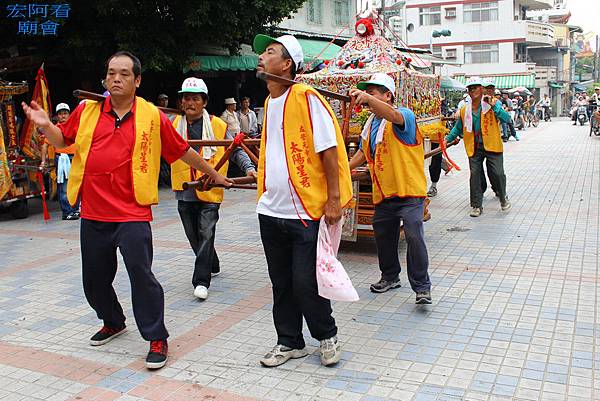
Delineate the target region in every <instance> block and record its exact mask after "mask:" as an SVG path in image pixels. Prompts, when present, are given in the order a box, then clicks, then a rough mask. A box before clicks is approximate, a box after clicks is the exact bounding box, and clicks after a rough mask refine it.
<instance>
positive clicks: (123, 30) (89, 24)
mask: <svg viewBox="0 0 600 401" xmlns="http://www.w3.org/2000/svg"><path fill="white" fill-rule="evenodd" d="M304 1H305V0H228V1H210V0H201V1H198V0H144V1H141V0H103V1H71V2H70V7H71V11H70V16H69V18H68V19H67V20H66V21H64V20H63V22H64V23H63V26H61V27H60V28H59V35H58V36H56V37H41V36H24V35H18V34H17V30H18V29H17V26H18V20H17V19H9V18H6V16H7V13H6V10H0V12H1V13H2V14H3V15H2V16H1V18H2V20H1V24H0V35H1V37H2V38H3V39H4V40H3V42H4V44H5V46H6V45H7V44H11V45H13V44H16V45H17V46H18V47H19V50H20V53H22V52H23V50H24V49H27V50H29V51H32V50H33V52H35V53H38V54H40V55H41V56H42V57H43V58H44V59H45V60H54V61H56V60H60V62H61V63H64V65H69V66H73V68H76V69H78V70H79V71H87V72H99V71H102V70H103V68H104V61H105V59H106V57H107V56H108V55H110V54H111V53H112V52H114V51H116V50H129V51H131V52H133V53H134V54H136V55H138V56H139V57H140V59H141V60H142V65H143V67H144V69H145V70H152V71H168V70H173V69H174V68H177V69H179V71H181V68H182V67H183V66H184V65H185V64H186V63H187V62H188V60H189V58H190V57H191V56H192V55H194V54H197V53H198V52H199V51H201V49H202V48H203V46H206V45H211V46H220V47H225V48H228V49H229V50H230V51H231V52H232V53H235V52H236V51H237V50H238V49H239V46H240V44H241V43H251V40H252V38H253V37H254V35H255V34H256V33H259V32H264V31H265V27H269V26H273V25H275V24H277V23H278V22H280V21H281V20H283V19H284V18H286V17H288V16H289V15H290V14H291V13H292V12H294V11H296V10H297V9H298V8H300V7H301V6H302V4H303V3H304ZM66 2H67V1H66V0H63V1H59V0H47V1H44V2H43V3H44V4H59V3H66ZM15 3H19V2H15ZM21 3H25V2H21ZM58 22H60V21H58Z"/></svg>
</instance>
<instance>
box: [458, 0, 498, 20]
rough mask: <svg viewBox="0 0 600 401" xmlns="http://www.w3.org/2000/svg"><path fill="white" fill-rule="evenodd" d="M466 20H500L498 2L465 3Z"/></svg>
mask: <svg viewBox="0 0 600 401" xmlns="http://www.w3.org/2000/svg"><path fill="white" fill-rule="evenodd" d="M463 10H464V20H465V22H483V21H498V2H497V1H490V2H487V3H473V4H465V5H464V7H463Z"/></svg>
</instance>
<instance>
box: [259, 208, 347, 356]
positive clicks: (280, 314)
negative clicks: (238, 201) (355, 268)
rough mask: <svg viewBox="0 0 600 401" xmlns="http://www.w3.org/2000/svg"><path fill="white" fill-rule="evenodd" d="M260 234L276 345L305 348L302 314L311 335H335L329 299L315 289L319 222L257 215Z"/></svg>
mask: <svg viewBox="0 0 600 401" xmlns="http://www.w3.org/2000/svg"><path fill="white" fill-rule="evenodd" d="M258 221H259V223H260V236H261V239H262V243H263V247H264V249H265V256H266V257H267V265H268V267H269V277H270V278H271V283H272V285H273V321H274V323H275V330H276V331H277V344H283V345H285V346H287V347H290V348H296V349H301V348H304V346H305V344H304V338H303V336H302V317H304V319H305V320H306V324H307V325H308V330H309V331H310V334H311V335H312V336H313V337H314V338H315V339H317V340H325V339H327V338H331V337H333V336H335V335H336V334H337V326H336V325H335V320H334V318H333V316H332V315H331V314H332V310H331V302H330V301H329V300H328V299H325V298H323V297H321V296H320V295H319V291H318V288H317V238H318V234H319V222H318V221H312V220H306V224H308V227H304V225H303V224H302V222H301V221H300V220H299V219H280V218H276V217H271V216H265V215H262V214H259V215H258Z"/></svg>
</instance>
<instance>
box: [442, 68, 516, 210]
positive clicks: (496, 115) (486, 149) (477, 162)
mask: <svg viewBox="0 0 600 401" xmlns="http://www.w3.org/2000/svg"><path fill="white" fill-rule="evenodd" d="M484 83H485V81H483V80H481V79H480V78H472V79H470V80H469V81H468V82H467V91H468V92H469V96H470V97H471V102H470V103H468V104H467V105H465V106H463V108H462V109H460V110H459V113H460V118H459V119H458V120H456V124H454V128H452V131H450V133H449V134H448V135H447V136H446V142H451V141H453V140H454V139H455V138H457V137H463V138H464V143H465V150H466V151H467V156H469V170H470V171H471V176H470V181H469V187H470V198H471V208H472V209H471V212H470V213H469V215H470V216H471V217H479V216H480V215H481V213H482V212H483V191H482V183H481V175H482V169H483V162H484V160H485V161H486V166H487V173H488V177H489V179H490V183H491V185H492V188H493V189H494V191H495V192H496V195H497V196H498V198H499V199H500V208H501V209H502V210H503V211H506V210H508V209H510V208H511V203H510V202H509V201H508V197H507V196H506V175H505V174H504V161H503V153H502V152H503V144H502V133H501V131H500V125H499V121H498V120H500V121H502V122H504V123H508V122H509V121H510V120H511V118H510V115H509V114H508V113H507V112H506V111H504V110H503V109H502V104H501V102H500V101H498V99H496V98H494V97H493V96H490V95H485V96H484V95H483V92H484V88H483V85H484Z"/></svg>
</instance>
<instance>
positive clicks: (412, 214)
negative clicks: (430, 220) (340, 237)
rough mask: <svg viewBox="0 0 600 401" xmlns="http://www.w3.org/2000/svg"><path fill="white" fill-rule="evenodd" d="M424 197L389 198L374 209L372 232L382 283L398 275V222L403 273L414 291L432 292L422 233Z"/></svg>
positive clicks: (427, 258)
mask: <svg viewBox="0 0 600 401" xmlns="http://www.w3.org/2000/svg"><path fill="white" fill-rule="evenodd" d="M424 201H425V200H424V199H423V198H397V197H394V198H389V199H385V200H384V201H383V202H381V203H380V204H378V205H376V206H375V215H374V216H373V230H374V231H375V243H376V244H377V257H378V258H379V269H380V270H381V277H382V278H383V279H384V280H394V279H396V278H398V275H399V274H400V258H399V257H398V241H399V240H400V222H402V224H403V227H404V236H405V238H406V243H407V245H408V249H407V251H406V269H407V270H406V272H407V274H408V281H409V282H410V286H411V287H412V289H413V291H414V292H423V291H430V290H431V281H430V280H429V274H428V272H427V271H428V268H429V256H428V255H427V246H426V245H425V232H424V230H423V207H424Z"/></svg>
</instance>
